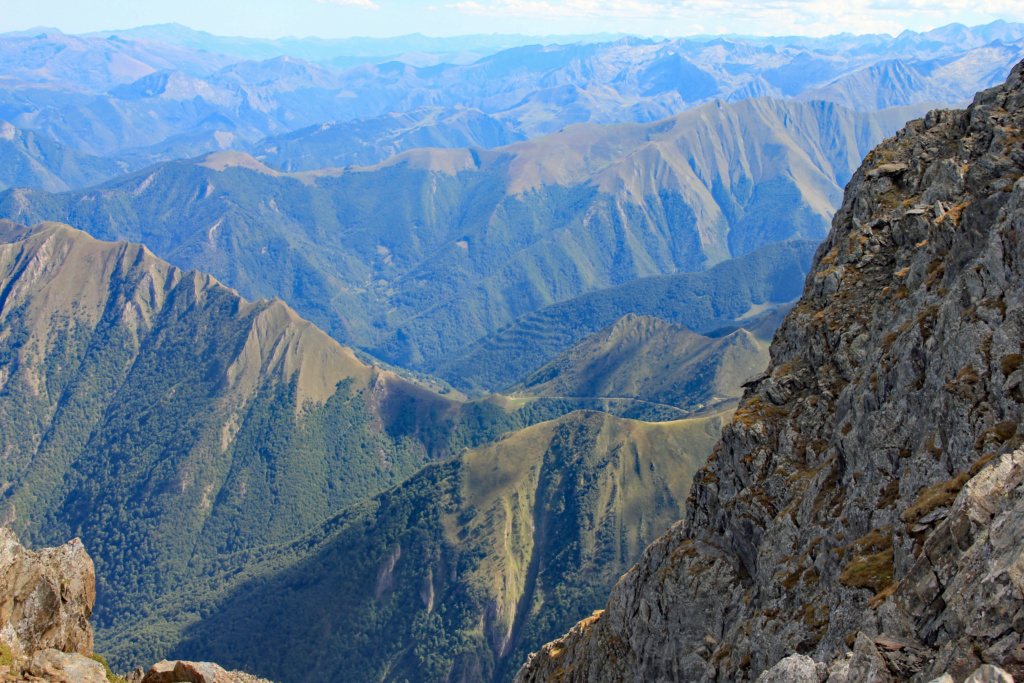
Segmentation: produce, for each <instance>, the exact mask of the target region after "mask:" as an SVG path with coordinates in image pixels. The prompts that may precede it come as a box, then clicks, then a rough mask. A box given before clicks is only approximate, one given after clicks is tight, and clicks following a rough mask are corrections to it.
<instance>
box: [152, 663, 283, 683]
mask: <svg viewBox="0 0 1024 683" xmlns="http://www.w3.org/2000/svg"><path fill="white" fill-rule="evenodd" d="M142 683H269V682H267V681H264V679H262V678H257V677H256V676H253V675H252V674H247V673H245V672H242V671H227V670H225V669H224V668H223V667H221V666H219V665H217V664H213V663H212V662H185V661H168V660H166V659H165V660H163V661H161V662H157V663H156V664H154V665H153V666H152V667H151V668H150V669H149V671H147V672H146V675H145V676H143V677H142Z"/></svg>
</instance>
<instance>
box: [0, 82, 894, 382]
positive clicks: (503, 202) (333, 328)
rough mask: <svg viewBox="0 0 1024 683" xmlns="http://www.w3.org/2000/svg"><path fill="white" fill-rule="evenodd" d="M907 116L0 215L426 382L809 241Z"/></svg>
mask: <svg viewBox="0 0 1024 683" xmlns="http://www.w3.org/2000/svg"><path fill="white" fill-rule="evenodd" d="M912 111H913V110H907V109H891V110H885V111H882V112H876V113H863V112H855V111H852V110H847V109H843V108H841V107H838V106H835V105H829V104H825V103H796V102H785V101H780V100H772V99H756V100H746V101H743V102H737V103H734V104H728V105H726V104H721V103H715V104H709V105H705V106H704V107H700V108H697V109H694V110H690V111H688V112H684V113H683V114H680V115H678V116H676V117H673V118H671V119H666V120H663V121H659V122H655V123H648V124H619V125H616V126H598V125H594V124H584V125H580V126H573V127H569V128H567V129H565V130H564V131H563V132H561V133H555V134H553V135H550V136H545V137H542V138H537V139H533V140H529V141H524V142H519V143H514V144H512V145H509V146H506V147H502V148H498V149H495V150H491V151H484V150H479V149H475V148H469V149H457V150H442V149H423V150H412V151H408V152H403V153H402V154H399V155H397V156H394V157H392V158H390V159H388V160H387V161H385V162H383V163H381V164H378V165H374V166H369V167H355V168H349V169H333V170H332V169H326V170H319V171H312V172H305V173H292V174H283V173H280V172H278V171H275V170H273V169H272V168H270V167H268V166H266V165H265V164H262V163H260V162H258V161H256V160H255V159H253V158H252V157H250V156H248V155H245V154H244V153H239V152H221V153H215V154H213V155H210V156H206V157H201V158H198V159H194V160H187V161H175V162H166V163H162V164H159V165H156V166H153V167H150V168H148V169H145V170H143V171H140V172H137V173H134V174H128V175H125V176H121V177H119V178H117V179H115V180H113V181H110V182H108V183H106V184H103V185H100V186H98V187H96V188H93V189H88V190H84V191H78V192H69V193H63V194H50V193H46V192H42V191H38V190H37V191H32V190H26V189H13V190H8V191H7V192H6V193H4V194H2V195H0V215H2V216H3V217H6V218H9V219H11V220H15V221H19V222H23V223H36V222H38V221H42V220H60V221H64V222H67V223H69V224H72V225H75V226H78V227H80V228H82V229H84V230H86V231H88V232H89V233H90V234H92V235H95V236H97V237H100V238H103V239H127V240H134V241H141V242H143V243H145V244H146V245H147V246H149V248H151V249H153V250H154V252H155V253H156V254H158V255H160V256H161V257H164V258H166V259H168V260H170V261H171V262H173V263H175V264H176V265H178V266H179V267H183V268H197V269H200V270H203V271H204V272H209V273H211V274H213V275H214V276H215V277H217V278H219V279H221V280H223V281H224V282H227V283H230V284H231V285H232V286H233V287H235V288H237V289H238V290H239V291H240V292H241V293H242V294H243V295H244V296H247V297H250V298H258V297H264V296H279V297H281V298H283V299H285V300H286V301H288V302H289V303H290V304H291V305H292V306H294V307H295V308H296V310H297V311H298V312H299V313H300V314H301V315H303V316H305V317H307V318H309V319H310V320H312V321H313V322H314V323H316V324H317V325H319V326H321V327H322V328H323V329H324V330H325V331H327V332H328V333H330V334H331V335H333V336H334V337H335V338H337V339H338V340H339V341H341V342H343V343H347V344H352V345H355V346H358V347H360V348H363V349H366V350H369V351H370V352H371V353H373V354H375V355H377V356H379V357H381V358H382V359H384V360H386V361H388V362H390V363H394V364H397V365H401V366H404V367H408V368H411V369H415V370H423V369H428V368H433V369H436V368H437V367H439V363H441V361H442V359H444V358H453V357H456V356H458V355H462V354H464V352H465V351H468V349H469V347H470V345H472V344H474V343H476V341H477V340H478V339H481V338H482V337H484V336H485V335H488V334H491V333H494V332H496V331H498V330H499V329H501V328H502V327H503V326H505V325H507V324H509V323H512V322H513V321H514V320H516V319H517V318H518V317H520V316H522V315H525V314H529V313H532V312H534V311H536V310H538V309H540V308H543V307H544V306H546V305H549V304H553V303H557V302H560V301H564V300H567V299H570V298H572V297H574V296H578V295H580V294H583V293H585V292H587V291H591V290H597V289H600V288H605V287H609V286H614V285H618V284H621V283H625V282H628V281H630V280H634V279H636V278H642V277H645V276H653V275H659V274H664V273H679V272H686V271H700V270H704V269H706V268H707V267H709V266H711V265H714V264H716V263H718V262H721V261H723V260H726V259H729V258H731V257H736V256H742V255H744V254H746V253H748V252H751V251H753V250H757V249H759V248H761V247H765V246H767V245H770V244H772V243H775V242H779V241H783V240H789V239H794V238H806V239H820V238H821V236H823V235H824V234H825V230H826V229H827V226H828V222H829V219H830V217H831V214H832V211H833V209H834V206H835V205H836V204H837V203H838V202H839V199H840V195H841V191H840V189H839V188H840V187H841V185H842V183H844V182H845V179H846V178H847V177H849V174H850V173H852V171H853V169H854V168H855V167H856V163H857V160H858V159H859V158H860V157H861V155H862V154H865V153H866V151H867V150H868V149H870V147H871V146H872V145H874V144H876V143H877V142H878V141H880V140H882V139H883V138H884V137H885V136H886V135H888V134H890V133H891V132H892V131H894V130H896V129H897V128H898V127H899V126H900V125H901V124H902V122H903V121H904V120H905V119H906V118H907V117H908V116H910V115H911V112H912ZM785 263H788V262H785V261H784V262H781V263H779V264H772V265H770V266H769V270H771V269H773V268H776V267H785ZM762 272H766V273H767V271H762ZM790 272H791V271H790ZM754 277H756V276H754ZM795 277H797V278H802V275H795ZM753 286H755V287H759V286H760V285H753ZM793 296H795V293H794V294H793V295H790V296H787V297H786V298H785V299H774V300H773V301H775V302H777V303H781V302H783V301H788V300H789V299H791V298H793ZM752 303H757V304H762V303H765V302H764V301H762V300H758V301H756V302H752ZM730 310H734V311H735V313H734V315H742V314H743V313H745V312H746V308H745V307H742V308H741V307H733V309H730ZM628 312H630V311H629V310H624V311H622V312H621V313H619V314H618V315H617V316H615V317H620V316H621V315H624V314H626V313H628ZM635 312H637V313H639V312H640V311H635ZM653 314H654V315H657V314H656V313H653ZM614 319H615V318H612V319H608V320H604V321H602V322H601V324H600V325H599V326H598V327H595V328H591V329H590V330H588V331H590V332H592V331H596V329H599V327H602V326H604V325H606V324H609V323H610V322H613V321H614ZM670 321H671V322H683V321H680V320H677V319H671V320H670ZM707 322H709V320H707V319H704V320H701V321H700V324H701V325H703V324H706V323H707ZM718 324H725V322H720V323H718ZM695 329H698V331H706V329H707V328H695ZM573 341H575V340H573ZM561 350H563V349H558V351H557V352H560V351H561ZM557 352H556V354H553V355H557ZM553 355H552V356H549V357H546V358H542V359H539V360H540V361H541V362H540V363H538V364H537V365H535V366H528V367H524V368H523V371H524V373H525V372H529V371H532V370H534V369H536V367H539V365H542V364H543V363H544V362H547V361H549V360H551V358H552V357H553ZM524 376H525V375H521V376H515V377H506V378H505V379H506V380H507V384H503V385H499V386H492V389H498V388H502V387H504V386H508V384H512V383H514V382H516V381H519V380H521V379H522V378H523V377H524ZM446 378H447V377H446ZM449 381H451V380H450V379H449Z"/></svg>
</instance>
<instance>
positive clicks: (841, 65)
mask: <svg viewBox="0 0 1024 683" xmlns="http://www.w3.org/2000/svg"><path fill="white" fill-rule="evenodd" d="M125 36H129V37H127V38H126V37H125ZM175 36H177V37H175ZM196 36H198V37H196ZM161 38H162V39H165V40H167V41H170V42H161V40H160V39H161ZM208 38H209V37H207V36H202V35H199V34H194V33H192V32H189V31H187V30H184V29H182V28H181V27H174V26H171V27H150V28H149V29H140V30H139V32H137V33H132V32H131V31H128V32H119V33H117V34H110V35H107V36H106V37H102V36H66V35H63V34H54V33H42V34H38V35H15V36H11V35H8V36H6V37H0V54H2V55H3V59H0V66H2V68H3V72H4V74H5V76H4V78H3V79H0V118H2V119H5V120H7V121H9V122H10V123H11V124H12V125H14V126H16V127H18V128H24V129H29V130H33V131H35V132H36V133H39V134H42V135H45V136H46V137H49V138H51V139H53V140H54V141H56V142H59V143H61V144H64V145H66V146H68V147H70V148H72V149H75V150H76V151H80V152H86V153H89V154H94V155H99V156H110V155H117V154H128V155H132V154H133V153H134V152H133V151H132V150H136V149H138V148H147V147H152V146H154V145H161V144H164V143H165V141H167V140H168V139H170V138H174V137H177V136H186V137H187V138H190V139H193V140H198V139H203V138H204V136H206V137H205V144H206V147H205V148H202V149H195V150H193V151H194V152H195V154H199V153H201V152H209V151H214V150H216V149H220V148H222V147H223V146H224V140H226V139H228V138H227V137H226V136H231V137H230V140H231V142H230V143H229V144H230V146H231V147H232V148H237V149H243V148H245V147H246V146H247V145H250V144H253V143H256V142H258V141H259V140H260V139H261V138H263V137H265V136H268V135H281V134H286V133H290V132H294V131H296V130H298V129H300V128H304V127H309V126H316V125H320V124H323V123H325V122H347V121H352V120H354V119H375V118H378V117H382V116H386V115H388V114H402V113H408V112H412V111H415V110H417V109H423V108H438V107H439V108H442V109H454V108H457V107H469V108H474V109H479V110H480V111H481V112H483V113H484V114H486V115H487V116H493V117H496V118H497V119H498V120H499V121H500V122H501V123H502V124H503V125H504V126H506V127H507V128H509V129H510V130H512V131H514V132H515V133H517V134H519V135H522V136H525V137H535V136H537V135H541V134H545V133H551V132H554V131H557V130H559V129H561V128H563V127H565V126H567V125H569V124H573V123H581V122H593V123H619V122H623V121H634V122H649V121H655V120H658V119H663V118H665V117H668V116H672V115H675V114H678V113H679V112H681V111H683V110H685V109H689V108H692V107H695V106H699V105H701V104H704V103H707V102H711V101H713V100H722V101H726V102H732V101H736V100H740V99H746V98H750V97H763V96H771V97H776V98H786V99H788V98H797V99H802V100H805V101H809V100H817V99H822V100H827V101H832V102H835V103H838V104H842V105H844V106H851V107H854V108H858V109H863V110H874V109H878V108H883V107H888V106H903V105H910V104H920V103H924V102H933V103H934V102H937V103H944V104H947V105H948V104H958V103H960V102H962V101H964V100H965V99H966V98H968V97H969V96H970V94H971V93H973V92H975V91H976V90H978V89H979V88H983V87H987V86H990V85H992V84H994V83H996V82H999V81H1000V80H1002V79H1003V78H1004V77H1005V75H1006V73H1007V72H1008V71H1009V68H1010V66H1012V64H1013V63H1015V62H1016V61H1017V60H1018V59H1019V58H1020V57H1021V55H1022V53H1024V47H1022V43H1021V40H1022V39H1024V31H1022V29H1021V25H1019V24H995V25H989V26H987V27H977V28H974V29H968V28H966V27H958V26H955V25H953V26H950V27H946V28H944V29H937V30H935V31H931V32H928V33H924V34H904V35H901V36H898V37H896V38H891V37H884V36H868V37H863V38H853V37H843V36H839V37H836V38H835V39H832V40H812V39H797V38H791V39H778V40H776V41H774V42H772V41H765V40H754V39H749V40H748V39H735V40H729V39H723V38H718V39H715V40H706V39H677V40H662V41H654V40H648V39H637V38H631V37H626V38H620V39H618V40H615V41H609V42H573V43H571V44H563V45H559V44H550V43H549V44H545V45H517V46H514V47H509V48H508V49H503V50H501V51H499V52H495V53H493V54H488V55H485V56H482V57H480V58H479V59H476V60H475V61H471V62H470V63H458V64H452V63H438V64H432V65H429V66H417V65H416V64H422V63H424V62H423V61H422V60H419V61H417V60H416V59H411V61H412V62H413V63H406V62H400V61H387V62H380V63H363V64H359V65H354V64H352V63H351V62H348V63H346V67H345V68H338V67H336V66H332V65H331V64H329V63H322V64H317V63H314V62H311V61H306V60H305V59H303V56H306V57H307V58H312V57H316V56H317V55H315V54H312V53H311V52H309V51H307V50H306V49H304V48H302V47H299V44H300V43H301V44H302V45H306V46H310V47H315V45H314V44H315V41H307V42H306V43H302V41H298V42H294V41H293V42H288V41H285V42H284V43H280V44H279V45H277V46H276V47H274V48H273V49H272V50H271V52H268V53H266V58H257V59H248V60H246V59H242V58H240V57H238V56H232V54H233V53H231V52H230V50H229V48H230V46H231V44H232V41H231V40H230V39H227V40H226V42H222V43H221V45H222V48H218V49H224V50H228V52H227V53H226V54H221V53H218V52H216V51H208V50H206V49H201V48H200V47H199V46H201V45H203V44H205V43H209V39H208ZM517 40H518V39H513V40H512V42H513V43H515V42H517ZM256 42H257V43H259V42H260V41H256ZM371 42H372V41H371ZM427 42H429V41H427ZM455 42H458V41H457V40H456V41H455ZM463 42H464V43H465V44H466V45H467V46H470V47H471V46H472V45H473V44H474V42H475V41H474V39H473V37H466V38H465V39H464V41H463ZM476 42H479V41H476ZM497 42H499V43H500V42H501V39H500V37H499V39H498V41H497ZM453 44H454V43H453ZM286 45H291V46H292V47H293V48H294V49H290V48H287V47H286ZM321 47H322V46H321ZM317 49H319V48H317ZM242 51H244V50H242ZM313 51H314V52H315V51H316V50H315V49H314V50H313ZM369 51H371V52H372V51H373V50H372V49H369ZM271 53H273V54H272V56H271ZM463 56H464V57H465V55H463ZM468 59H471V58H468ZM456 60H457V61H464V60H462V59H458V58H456ZM342 61H345V60H342ZM357 61H358V60H357ZM428 61H429V60H428ZM212 132H218V133H220V134H221V135H220V136H219V138H217V139H215V138H212V137H209V134H210V133H212ZM486 142H487V139H486V138H484V139H481V140H479V141H477V143H476V144H477V145H478V146H485V144H486Z"/></svg>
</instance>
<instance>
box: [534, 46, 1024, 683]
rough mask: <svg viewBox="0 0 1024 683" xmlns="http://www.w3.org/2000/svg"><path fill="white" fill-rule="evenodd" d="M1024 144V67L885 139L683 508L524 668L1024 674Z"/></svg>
mask: <svg viewBox="0 0 1024 683" xmlns="http://www.w3.org/2000/svg"><path fill="white" fill-rule="evenodd" d="M1022 143H1024V64H1022V65H1018V66H1017V67H1016V68H1015V69H1014V71H1013V73H1012V74H1011V76H1010V78H1009V80H1008V81H1007V83H1006V84H1005V85H1003V86H1001V87H998V88H995V89H992V90H989V91H985V92H982V93H980V94H979V95H977V97H976V98H975V100H974V103H973V104H972V106H971V107H969V108H968V109H967V110H966V111H937V112H932V113H931V114H929V115H928V116H927V117H926V118H924V119H923V120H919V121H915V122H912V123H911V124H909V125H908V126H907V127H906V128H905V129H904V130H903V131H901V132H900V133H899V134H898V135H896V136H895V137H893V138H891V139H889V140H887V141H886V142H884V143H883V144H882V145H880V146H879V147H878V148H877V149H876V150H875V151H873V152H872V153H871V154H869V155H868V157H867V158H866V160H865V162H864V164H863V165H862V167H861V168H860V170H858V172H857V173H856V174H855V176H854V178H853V180H852V181H851V183H850V185H849V186H848V188H847V191H846V195H845V199H844V202H843V206H842V208H841V210H840V211H839V213H838V214H837V215H836V218H835V220H834V222H833V228H832V232H831V234H830V235H829V237H828V238H827V239H826V241H825V242H824V244H823V245H822V246H821V248H820V249H819V251H818V253H817V256H816V262H815V265H814V268H813V269H812V272H811V274H810V275H809V276H808V279H807V283H806V288H805V292H804V296H803V298H802V300H801V301H800V303H799V304H798V305H797V306H796V308H795V309H794V310H793V312H792V313H791V314H790V315H789V317H788V318H787V320H786V322H785V323H784V324H783V326H782V328H781V329H780V330H779V332H778V333H777V335H776V337H775V341H774V343H773V346H772V351H771V353H772V363H771V365H770V367H769V369H768V371H767V372H766V373H765V374H764V375H761V376H759V377H758V378H757V379H755V380H753V381H751V382H749V383H748V391H747V392H746V394H745V396H744V399H743V400H742V402H741V405H740V409H739V410H738V411H737V413H736V417H735V420H734V422H733V423H732V425H730V426H729V427H727V428H726V430H725V432H724V435H723V440H722V442H721V444H720V445H719V447H718V449H717V451H716V454H715V455H714V456H712V461H711V462H710V464H709V465H708V466H707V467H706V468H705V469H704V470H703V471H702V472H701V473H700V474H698V476H697V478H696V480H695V482H694V486H693V490H692V495H691V497H690V500H689V504H688V512H687V517H688V521H687V522H686V523H685V524H683V523H680V524H677V525H676V526H675V527H673V528H672V529H671V530H670V531H669V532H668V533H667V534H666V535H665V536H664V537H663V538H661V539H660V540H658V541H657V542H655V543H654V544H653V545H651V546H650V547H649V548H648V549H647V551H646V552H645V554H644V556H643V558H642V560H641V561H640V563H639V564H638V565H637V566H636V567H634V568H633V569H632V570H631V571H630V572H629V573H628V574H626V575H625V576H624V577H623V578H622V580H621V581H620V582H619V583H618V585H617V586H616V588H615V589H614V591H613V592H612V595H611V598H610V600H609V603H608V607H607V609H606V610H604V611H603V612H601V613H599V614H598V615H596V616H595V617H592V618H590V619H588V620H586V621H584V622H581V623H580V624H578V625H577V626H576V627H574V628H573V630H572V631H571V632H570V633H569V634H568V635H566V636H565V637H563V638H562V639H560V640H558V641H555V642H553V643H550V644H549V645H547V646H546V647H545V648H544V649H543V650H542V651H541V652H540V653H538V654H536V655H534V656H532V657H531V659H530V661H529V662H528V663H527V664H526V666H525V667H524V668H523V669H522V670H521V671H520V673H519V675H518V676H517V679H516V680H517V681H519V682H521V683H526V682H528V681H530V682H532V681H543V680H556V679H557V680H560V681H565V682H568V681H621V680H649V681H670V680H671V681H710V680H718V681H733V680H754V679H756V678H757V677H758V675H759V674H760V673H761V672H762V671H764V670H765V669H767V668H769V667H772V666H773V665H775V664H776V663H778V662H779V661H780V660H782V659H783V658H786V657H787V656H788V655H792V654H793V653H799V654H801V655H808V656H810V657H812V658H813V659H814V660H816V661H818V662H824V663H829V662H831V667H830V668H825V669H822V670H821V671H818V672H817V673H816V674H815V676H816V679H818V680H824V678H823V677H824V676H826V675H828V676H835V680H836V681H846V680H849V681H851V683H852V681H855V680H869V679H870V680H878V681H885V680H894V679H897V680H918V681H927V680H931V678H932V677H933V676H936V675H938V674H940V673H942V672H949V673H950V674H951V675H952V677H953V679H954V680H958V681H959V680H963V679H964V677H966V676H967V675H968V674H969V673H970V672H971V671H974V670H975V669H977V668H978V667H979V665H981V664H982V663H988V664H995V665H1001V666H1003V667H1004V668H1007V669H1008V670H1011V671H1014V670H1015V669H1016V671H1015V672H1017V673H1019V672H1020V669H1019V666H1020V662H1021V660H1022V659H1024V657H1021V642H1020V638H1021V637H1020V632H1021V629H1022V626H1024V622H1022V619H1024V571H1022V568H1024V552H1022V543H1021V539H1022V538H1024V485H1022V481H1024V452H1022V451H1019V450H1015V449H1016V448H1017V447H1018V446H1019V445H1020V444H1021V441H1022V436H1021V433H1020V431H1019V423H1020V419H1021V413H1022V412H1024V406H1022V404H1024V393H1022V390H1024V359H1022V342H1024V301H1022V299H1024V180H1021V177H1022V174H1024V144H1022ZM851 649H852V650H853V654H852V655H851V658H850V659H847V658H846V653H847V652H848V651H849V650H851ZM779 680H782V679H779ZM793 680H796V679H793ZM801 680H802V679H801ZM809 680H810V679H809ZM829 680H833V679H832V678H829Z"/></svg>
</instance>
